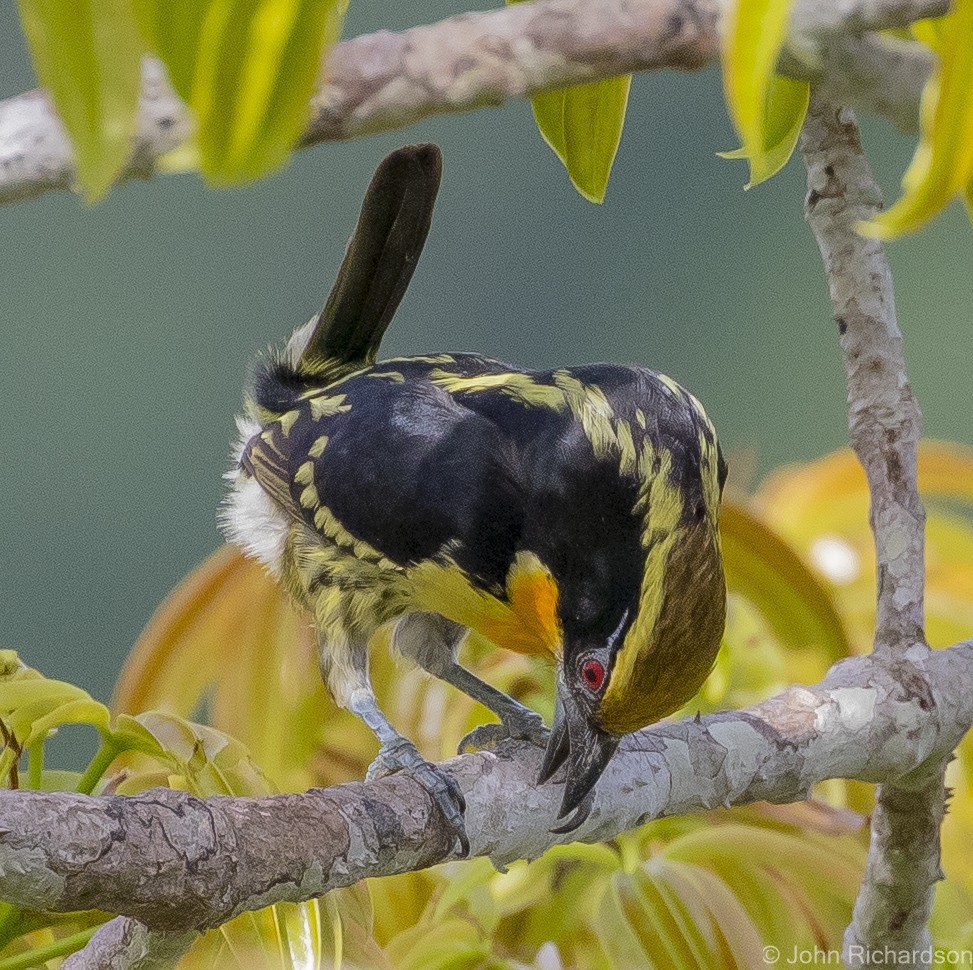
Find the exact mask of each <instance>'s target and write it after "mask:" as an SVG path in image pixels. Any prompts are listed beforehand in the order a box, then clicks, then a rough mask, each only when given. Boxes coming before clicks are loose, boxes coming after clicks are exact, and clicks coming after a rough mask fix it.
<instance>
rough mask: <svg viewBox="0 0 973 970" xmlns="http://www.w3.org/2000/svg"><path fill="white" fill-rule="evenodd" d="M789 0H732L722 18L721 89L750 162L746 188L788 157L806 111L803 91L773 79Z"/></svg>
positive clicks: (742, 153)
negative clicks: (723, 22)
mask: <svg viewBox="0 0 973 970" xmlns="http://www.w3.org/2000/svg"><path fill="white" fill-rule="evenodd" d="M792 6H793V0H735V2H733V3H732V4H730V7H729V10H728V12H727V18H726V25H725V36H724V43H723V88H724V92H725V95H726V103H727V107H728V108H729V111H730V117H731V118H732V119H733V123H734V125H735V126H736V129H737V132H738V133H739V135H740V141H741V143H742V148H741V149H740V154H741V155H742V156H743V157H746V158H749V159H750V164H751V181H750V184H751V185H756V184H757V183H758V182H761V181H763V180H764V179H766V178H769V177H770V176H771V175H773V174H774V173H775V172H776V171H777V170H778V169H779V168H780V167H781V166H782V165H783V164H784V162H786V161H787V159H788V158H789V157H790V155H791V152H792V151H793V149H794V145H795V144H796V142H797V135H798V134H799V132H800V126H801V123H802V122H803V119H804V112H805V110H806V109H807V85H803V86H802V85H801V84H800V82H795V81H784V80H783V79H780V78H776V75H775V68H776V67H777V58H778V56H779V55H780V49H781V46H782V45H783V43H784V39H785V38H786V36H787V24H788V20H789V18H790V11H791V7H792Z"/></svg>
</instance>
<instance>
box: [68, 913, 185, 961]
mask: <svg viewBox="0 0 973 970" xmlns="http://www.w3.org/2000/svg"><path fill="white" fill-rule="evenodd" d="M195 939H196V934H195V933H193V932H191V931H187V932H176V933H165V932H153V931H151V930H149V929H147V928H146V927H144V926H143V925H142V924H141V923H139V922H138V921H136V920H133V919H126V918H125V917H123V916H121V917H118V918H117V919H113V920H109V921H108V922H107V923H105V925H104V926H101V927H99V928H98V931H97V932H96V933H95V935H94V936H93V937H92V938H91V939H90V940H89V941H88V944H87V946H85V948H84V949H83V950H78V952H77V953H72V954H71V956H69V957H68V958H67V959H66V960H65V961H64V963H62V964H61V970H166V967H171V966H172V965H173V964H174V963H176V961H177V960H178V959H179V958H180V957H181V956H182V955H183V954H184V953H185V952H186V951H187V950H188V949H189V947H190V946H191V945H192V942H193V940H195Z"/></svg>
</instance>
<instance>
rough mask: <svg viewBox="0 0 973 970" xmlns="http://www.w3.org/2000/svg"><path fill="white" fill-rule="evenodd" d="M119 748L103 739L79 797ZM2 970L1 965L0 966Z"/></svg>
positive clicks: (98, 778) (92, 786)
mask: <svg viewBox="0 0 973 970" xmlns="http://www.w3.org/2000/svg"><path fill="white" fill-rule="evenodd" d="M120 751H121V748H120V747H119V746H118V744H116V743H115V742H114V741H113V740H112V739H111V738H104V739H103V740H102V742H101V747H100V748H99V749H98V753H97V754H96V755H95V756H94V758H92V759H91V764H89V765H88V767H87V768H86V769H85V773H84V774H83V775H82V776H81V780H80V781H79V782H78V787H77V791H78V792H79V794H81V795H90V794H91V793H92V792H93V791H94V790H95V785H97V784H98V782H99V781H101V777H102V775H104V773H105V772H106V771H107V770H108V766H109V765H110V764H111V763H112V762H113V761H114V760H115V758H117V757H118V755H119V753H120ZM0 970H3V964H0Z"/></svg>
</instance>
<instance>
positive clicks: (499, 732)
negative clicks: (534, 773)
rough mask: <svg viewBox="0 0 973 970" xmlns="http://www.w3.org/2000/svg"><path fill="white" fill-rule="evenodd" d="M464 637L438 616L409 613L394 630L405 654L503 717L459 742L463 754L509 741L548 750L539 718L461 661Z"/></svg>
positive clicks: (460, 630)
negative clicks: (464, 665) (457, 656)
mask: <svg viewBox="0 0 973 970" xmlns="http://www.w3.org/2000/svg"><path fill="white" fill-rule="evenodd" d="M465 634H466V630H465V628H464V627H462V626H460V625H459V624H458V623H454V622H453V621H451V620H447V619H444V618H443V617H441V616H439V615H438V614H435V613H410V614H409V615H408V616H405V617H403V618H402V619H401V620H400V621H399V623H398V624H397V625H396V628H395V643H396V646H397V647H398V648H399V650H401V651H402V653H403V654H404V655H405V656H407V657H411V658H412V659H413V660H415V662H416V663H417V664H419V666H420V667H422V669H423V670H425V671H427V672H428V673H430V674H432V675H433V676H434V677H438V678H439V679H440V680H443V681H445V682H446V683H447V684H452V685H453V687H455V688H457V689H458V690H461V691H462V692H463V693H464V694H466V695H467V696H468V697H472V698H473V700H475V701H477V702H479V703H480V704H482V705H483V706H484V707H487V708H489V709H490V710H491V711H493V713H494V714H496V715H497V717H499V718H500V724H481V725H480V727H478V728H476V729H475V730H473V731H471V732H470V733H469V734H468V735H466V737H465V738H463V740H462V741H461V742H460V745H459V750H460V753H462V752H464V751H470V750H477V749H480V748H490V747H494V746H495V745H496V744H497V743H498V742H499V741H503V740H506V739H507V738H517V739H519V740H523V741H531V742H532V743H534V744H537V745H539V746H541V747H545V746H546V745H547V739H548V737H549V735H550V732H549V731H548V729H547V728H546V727H544V721H543V719H542V718H541V716H540V714H538V713H537V712H536V711H532V710H531V709H530V708H529V707H525V706H524V705H523V704H521V703H520V702H519V701H515V700H514V699H513V698H512V697H510V696H509V695H507V694H505V693H504V692H503V691H501V690H497V688H496V687H492V686H491V685H490V684H488V683H486V681H483V680H480V678H479V677H477V676H476V674H474V673H471V672H470V671H469V670H467V669H466V668H465V667H463V666H462V665H460V664H459V663H457V662H456V652H457V650H458V649H459V644H460V641H461V640H462V639H463V637H464V636H465Z"/></svg>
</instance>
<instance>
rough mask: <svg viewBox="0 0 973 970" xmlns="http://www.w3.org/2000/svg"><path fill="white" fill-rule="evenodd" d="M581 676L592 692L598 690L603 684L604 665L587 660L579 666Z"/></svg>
mask: <svg viewBox="0 0 973 970" xmlns="http://www.w3.org/2000/svg"><path fill="white" fill-rule="evenodd" d="M581 676H582V677H583V678H584V682H585V683H586V684H587V685H588V686H589V687H590V688H591V689H592V690H599V689H600V688H601V685H602V684H603V683H604V682H605V665H604V664H603V663H602V662H601V661H600V660H593V659H591V658H589V659H588V660H586V661H585V662H584V663H583V664H582V665H581Z"/></svg>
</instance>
